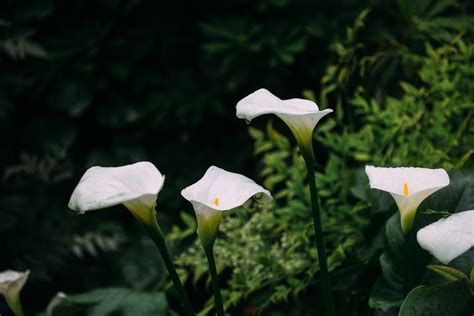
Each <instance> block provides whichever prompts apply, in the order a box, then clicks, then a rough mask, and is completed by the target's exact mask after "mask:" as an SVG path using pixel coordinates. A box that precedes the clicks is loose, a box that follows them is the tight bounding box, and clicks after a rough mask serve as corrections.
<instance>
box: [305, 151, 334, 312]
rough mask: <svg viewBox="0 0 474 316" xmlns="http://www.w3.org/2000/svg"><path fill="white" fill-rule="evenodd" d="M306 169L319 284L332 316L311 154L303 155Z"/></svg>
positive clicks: (331, 302) (329, 286) (332, 307)
mask: <svg viewBox="0 0 474 316" xmlns="http://www.w3.org/2000/svg"><path fill="white" fill-rule="evenodd" d="M303 156H304V159H305V162H306V168H307V170H308V181H309V190H310V193H311V210H312V213H313V221H314V231H315V233H316V246H317V249H318V258H319V269H320V272H321V283H322V287H323V298H324V305H325V308H326V315H327V316H333V315H334V303H333V300H332V295H331V285H330V282H329V272H328V263H327V258H326V251H325V249H324V235H323V228H322V225H321V214H320V207H319V201H318V189H317V187H316V178H315V176H314V158H313V154H312V153H311V154H307V155H303Z"/></svg>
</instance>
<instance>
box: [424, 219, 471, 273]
mask: <svg viewBox="0 0 474 316" xmlns="http://www.w3.org/2000/svg"><path fill="white" fill-rule="evenodd" d="M416 238H417V240H418V243H419V244H420V246H421V248H423V249H425V250H427V251H429V252H430V253H431V254H432V255H433V256H435V257H436V258H437V259H438V260H439V261H441V262H442V263H444V264H448V263H449V262H450V261H451V260H453V259H455V258H457V257H458V256H460V255H462V254H463V253H465V252H466V251H468V250H469V249H471V247H474V210H469V211H464V212H460V213H456V214H453V215H451V216H449V217H448V218H442V219H440V220H438V221H437V222H434V223H432V224H430V225H428V226H426V227H423V228H422V229H420V230H419V231H418V233H417V235H416Z"/></svg>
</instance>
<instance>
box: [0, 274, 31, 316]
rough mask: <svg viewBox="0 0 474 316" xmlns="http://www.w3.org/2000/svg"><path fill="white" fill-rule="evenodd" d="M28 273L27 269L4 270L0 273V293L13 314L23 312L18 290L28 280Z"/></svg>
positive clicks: (19, 290)
mask: <svg viewBox="0 0 474 316" xmlns="http://www.w3.org/2000/svg"><path fill="white" fill-rule="evenodd" d="M29 274H30V271H29V270H27V271H25V272H18V271H13V270H6V271H3V272H1V273H0V294H2V295H4V296H5V300H6V301H7V304H8V306H9V307H10V308H11V310H12V311H13V312H14V313H15V315H22V314H23V310H22V307H21V303H20V292H21V289H22V288H23V286H24V285H25V283H26V281H27V280H28V276H29Z"/></svg>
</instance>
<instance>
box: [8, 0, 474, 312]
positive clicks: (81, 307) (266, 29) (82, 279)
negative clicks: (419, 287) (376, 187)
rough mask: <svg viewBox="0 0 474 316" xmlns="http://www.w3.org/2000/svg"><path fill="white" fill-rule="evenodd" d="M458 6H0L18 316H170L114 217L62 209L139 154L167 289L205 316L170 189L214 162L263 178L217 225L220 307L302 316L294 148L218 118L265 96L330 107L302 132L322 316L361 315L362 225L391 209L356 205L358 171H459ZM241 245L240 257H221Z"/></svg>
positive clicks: (183, 206) (472, 24) (307, 251)
mask: <svg viewBox="0 0 474 316" xmlns="http://www.w3.org/2000/svg"><path fill="white" fill-rule="evenodd" d="M473 10H474V3H473V2H471V1H468V0H465V1H464V0H460V1H451V0H416V1H412V0H390V1H372V0H364V1H355V0H335V1H318V2H316V1H305V0H296V1H289V0H258V1H246V0H232V1H200V2H189V1H144V0H132V1H122V0H97V1H74V0H73V1H53V0H29V1H15V0H3V1H1V2H0V69H1V73H0V129H1V131H0V138H1V144H2V146H1V155H0V188H1V189H0V190H1V191H0V192H1V193H0V251H1V254H0V270H5V269H9V268H10V269H16V270H26V269H30V270H31V276H30V280H29V282H28V283H27V285H26V286H25V289H24V291H23V294H22V299H23V302H24V306H25V309H26V311H27V313H28V314H30V315H31V314H35V313H40V312H42V311H45V309H46V305H47V303H48V301H49V300H50V298H51V297H52V296H54V294H55V293H56V292H58V291H64V292H66V293H67V294H79V293H83V294H81V295H82V296H81V295H79V296H77V297H75V298H76V303H77V305H78V311H77V312H78V313H82V314H85V315H89V314H93V315H139V314H140V312H137V311H136V310H135V311H134V312H130V311H133V309H131V307H130V306H133V305H134V304H135V306H136V304H137V303H136V302H141V303H140V304H141V305H143V306H145V305H147V304H149V305H150V310H154V311H156V310H160V311H161V313H162V314H163V315H164V314H168V313H177V314H180V312H181V311H180V307H179V304H178V301H177V300H176V297H175V296H174V294H173V290H172V288H171V287H170V286H169V283H168V280H167V276H166V272H165V270H163V267H162V263H161V261H160V258H159V255H158V252H156V251H155V249H154V245H153V244H151V243H150V242H149V241H148V240H147V239H146V238H145V237H144V235H143V233H142V231H141V229H140V227H139V226H138V225H137V223H136V222H135V221H134V220H133V218H132V216H131V215H130V214H129V213H128V212H127V211H126V209H125V208H124V207H116V208H112V209H107V210H105V211H100V212H91V213H88V214H87V215H83V216H79V215H76V214H74V213H73V212H72V211H71V210H69V209H68V207H67V203H68V199H69V197H70V194H71V193H72V191H73V189H74V187H75V185H76V184H77V182H78V180H79V179H80V177H81V175H82V174H83V173H84V172H85V170H86V169H87V168H89V167H91V166H94V165H101V166H118V165H123V164H129V163H133V162H136V161H141V160H149V161H151V162H153V163H154V164H155V165H156V166H157V167H158V168H159V169H160V171H161V172H162V173H163V174H165V175H166V182H165V186H164V189H163V191H162V192H161V193H160V195H159V197H158V208H157V210H158V214H159V215H158V216H159V221H160V224H161V225H162V227H163V229H164V231H165V232H167V233H169V234H168V236H169V243H170V246H171V248H172V249H173V252H174V254H175V255H176V258H177V259H176V260H177V264H178V265H179V266H180V273H182V275H183V277H185V278H186V280H187V281H186V288H187V290H188V291H189V293H193V294H192V295H191V296H192V299H193V304H195V306H196V308H197V309H201V308H204V309H205V308H206V307H207V308H209V309H210V308H212V306H210V304H211V303H212V300H211V301H208V300H209V299H210V298H211V291H210V289H209V287H208V276H207V272H206V271H207V270H206V269H205V264H204V263H202V264H201V262H200V260H201V258H204V257H203V256H202V253H200V252H199V251H200V248H199V247H197V246H196V245H195V243H194V239H195V236H194V234H193V233H194V225H195V224H194V215H193V213H192V209H191V206H190V205H189V204H187V203H186V202H185V200H184V199H182V198H181V196H180V191H181V189H182V188H184V187H185V186H187V185H189V184H191V183H193V182H195V181H196V180H197V179H199V178H200V177H201V176H202V175H203V174H204V172H205V170H206V169H207V167H208V166H210V165H211V164H214V165H217V166H220V167H222V168H225V169H228V170H230V171H234V172H239V173H242V174H245V175H247V176H249V177H251V178H253V179H255V180H256V181H257V182H259V183H263V184H264V185H265V186H266V187H267V188H269V189H271V190H272V192H273V194H274V196H275V197H276V201H275V206H274V207H275V208H276V209H278V211H275V212H268V211H265V210H263V211H262V210H258V209H257V210H255V209H253V207H251V208H252V209H251V210H249V211H248V212H245V211H244V210H242V212H241V213H239V211H237V212H236V214H234V215H230V217H229V218H230V219H231V220H229V221H227V222H225V223H224V227H223V231H224V232H229V235H227V237H228V238H222V243H221V244H218V245H216V247H217V250H216V253H217V261H218V262H219V261H220V269H221V271H223V272H222V284H223V285H222V286H223V288H225V289H226V290H225V291H224V297H225V299H226V301H227V303H228V305H229V311H230V313H231V314H233V315H253V314H255V313H256V312H257V311H258V312H261V313H262V314H264V315H266V314H268V315H280V314H281V315H313V314H314V315H316V314H318V313H319V312H320V311H321V306H320V305H321V304H320V302H319V301H318V300H315V299H314V298H315V297H319V290H318V281H317V277H315V276H317V269H313V270H312V269H309V268H306V264H308V263H311V262H313V263H314V256H315V254H314V252H315V249H313V248H312V247H313V246H312V245H313V242H312V238H313V236H312V233H311V229H308V227H307V222H308V217H307V215H306V214H305V211H304V210H305V207H306V206H307V205H306V204H305V203H307V200H306V195H305V192H306V191H305V189H304V181H305V174H304V172H305V171H304V167H303V166H302V162H301V160H300V159H299V156H298V155H297V153H296V152H295V149H294V146H293V145H294V141H293V139H292V138H291V137H290V136H291V135H289V133H288V130H287V128H286V126H284V125H283V124H281V123H280V122H279V121H278V120H273V118H272V117H270V116H267V117H262V118H259V119H257V120H255V121H254V122H252V125H251V127H249V126H247V125H246V124H245V122H244V121H243V120H240V119H237V118H236V117H235V105H236V103H237V102H238V101H239V100H240V99H241V98H243V97H245V96H246V95H247V94H249V93H251V92H253V91H255V90H257V89H259V88H261V87H265V88H267V89H269V90H270V91H272V92H273V93H274V94H276V95H277V96H279V97H281V98H293V97H299V98H307V99H311V100H314V101H316V102H317V103H318V105H319V106H320V108H326V107H330V108H333V109H334V110H335V113H334V114H333V115H332V117H328V118H327V119H326V118H325V119H324V122H321V123H320V125H318V127H317V132H316V134H315V135H316V136H315V137H316V140H315V142H316V143H315V148H316V156H317V162H318V165H317V177H318V182H319V183H318V184H319V186H320V188H321V198H322V200H323V205H324V208H325V210H326V212H327V214H326V215H325V216H327V217H328V218H332V221H331V220H330V219H328V220H327V221H326V224H325V225H326V228H327V234H328V247H329V249H330V250H329V251H330V252H331V253H332V254H333V257H331V258H332V259H331V258H330V259H331V260H332V261H331V262H330V267H332V271H333V276H334V277H336V276H337V278H339V279H340V280H342V281H341V282H340V283H338V282H336V284H335V288H336V294H335V295H336V297H337V298H338V305H339V304H340V312H341V315H351V314H353V315H359V314H360V315H369V314H372V313H373V310H372V309H370V308H369V307H368V300H369V297H370V291H371V288H372V285H373V283H374V282H375V280H376V279H377V277H378V276H379V275H380V268H379V267H378V256H379V255H380V252H381V249H382V246H383V240H382V239H381V237H380V231H381V227H383V223H384V222H385V221H386V219H387V218H388V217H389V216H390V215H391V214H393V213H394V212H395V209H394V208H393V205H391V204H390V203H380V199H378V198H379V196H378V195H377V197H376V198H377V199H378V200H377V202H373V201H374V200H373V199H372V198H373V197H372V196H369V195H370V194H369V193H367V185H366V183H365V181H366V180H365V178H363V176H361V173H360V171H361V169H360V168H362V167H363V166H364V165H365V164H378V165H386V166H389V165H392V166H397V165H416V166H424V167H444V168H446V169H448V170H450V171H451V170H463V172H464V170H471V169H472V166H473V163H472V154H473V146H472V145H473V144H474V139H473V132H474V130H473V125H474V124H473V123H472V116H473V99H474V66H473V65H474V45H473V41H472V39H473V30H474V18H473V14H474V12H473ZM290 166H291V167H290ZM381 198H382V200H383V199H384V198H386V201H388V198H387V197H386V196H382V197H381ZM298 199H301V202H299V203H296V201H295V200H298ZM305 205H306V206H305ZM374 205H375V206H374ZM301 209H302V210H303V211H302V212H299V210H301ZM245 214H250V215H245ZM294 214H299V215H297V216H296V215H294ZM308 214H309V213H308ZM260 217H262V218H260ZM251 222H258V223H264V224H262V225H263V226H265V227H263V228H262V227H260V226H259V225H257V224H255V223H254V224H253V225H254V226H248V223H251ZM236 223H237V224H236ZM226 225H227V226H226ZM242 225H247V226H245V229H243V228H242V229H241V227H243V226H242ZM305 225H306V226H305ZM256 227H260V228H258V229H257V228H256ZM226 229H227V230H226ZM244 232H246V233H245V234H244ZM232 234H234V235H232ZM239 234H240V235H239ZM282 234H283V235H285V234H287V235H285V236H284V238H283V237H281V236H282ZM252 235H253V236H256V235H258V236H259V238H260V239H259V240H258V245H259V246H258V247H252V248H251V249H254V251H253V252H251V253H250V254H247V256H246V258H243V257H239V256H238V254H239V249H243V248H245V247H250V246H251V245H253V244H254V243H257V241H255V240H254V239H252ZM232 236H233V237H234V238H235V239H233V238H232ZM377 236H378V237H377ZM237 239H238V240H239V242H241V243H242V244H237V243H236V240H237ZM219 247H222V249H223V250H221V252H220V253H219V251H218V250H219V249H220V248H219ZM225 249H234V250H235V251H234V253H233V254H232V253H229V254H226V253H225ZM249 249H250V248H249ZM278 249H280V250H278ZM229 251H230V250H229ZM241 255H242V256H243V254H241ZM280 255H282V256H283V255H286V256H289V257H290V259H288V258H287V259H286V260H283V259H282V258H280V257H279V256H280ZM226 256H227V257H226ZM232 256H237V257H235V258H234V257H232ZM245 260H247V261H245ZM252 260H255V261H252ZM292 260H293V261H292ZM256 262H258V264H256ZM246 264H247V265H248V269H249V270H248V271H252V273H254V274H255V275H254V276H252V275H251V273H250V272H249V274H248V275H243V274H242V271H241V270H245V269H243V268H242V267H245V265H246ZM259 265H260V266H261V267H262V269H261V270H259V269H258V268H256V267H258V266H259ZM252 267H254V268H255V269H253V268H252ZM289 271H292V273H289ZM290 275H291V277H290ZM94 289H99V290H100V289H102V292H95V293H93V295H92V296H91V295H90V293H91V292H90V291H93V290H94ZM111 289H112V290H115V291H118V292H110V291H111ZM127 291H129V292H127ZM156 292H160V293H161V294H160V295H154V294H153V293H156ZM130 293H133V295H132V294H130ZM150 293H151V294H150ZM117 297H118V298H119V299H117ZM123 297H127V298H128V300H126V299H123ZM113 298H115V302H114V299H113ZM134 300H135V301H134ZM103 301H107V302H108V303H106V304H108V305H107V306H105V307H104V303H103ZM128 301H130V302H128ZM205 302H207V303H206V304H205ZM100 304H102V307H97V306H100ZM114 304H115V305H114ZM127 304H129V305H130V306H128V305H127ZM127 306H128V307H127ZM94 308H95V309H94ZM146 308H147V307H146V306H145V307H143V309H144V311H142V312H141V315H148V314H147V313H146V312H145V310H146ZM127 311H128V312H127ZM8 313H9V312H8V309H7V306H6V304H5V303H4V301H3V300H0V314H2V315H9V314H8ZM94 313H95V314H94ZM279 313H280V314H279ZM154 314H155V315H156V313H154ZM150 315H151V314H150Z"/></svg>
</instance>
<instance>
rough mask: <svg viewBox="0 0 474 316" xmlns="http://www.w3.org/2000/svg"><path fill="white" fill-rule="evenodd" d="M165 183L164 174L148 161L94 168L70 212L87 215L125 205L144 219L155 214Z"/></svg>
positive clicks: (76, 193) (71, 202)
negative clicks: (93, 211) (157, 200)
mask: <svg viewBox="0 0 474 316" xmlns="http://www.w3.org/2000/svg"><path fill="white" fill-rule="evenodd" d="M164 181H165V177H164V176H163V175H162V174H161V173H160V171H159V170H158V169H157V168H156V167H155V166H154V165H153V164H152V163H150V162H147V161H142V162H137V163H134V164H131V165H125V166H121V167H92V168H89V169H88V170H87V171H86V173H85V174H84V175H83V176H82V178H81V180H80V181H79V184H78V185H77V186H76V188H75V189H74V192H73V193H72V196H71V199H70V200H69V208H71V209H73V210H75V211H77V212H79V213H84V212H86V211H91V210H98V209H102V208H106V207H110V206H114V205H119V204H123V205H125V206H126V207H127V208H128V209H129V210H130V211H131V212H132V213H133V215H135V217H137V216H138V218H141V217H143V216H148V213H149V212H150V210H154V208H155V206H156V198H157V196H158V193H159V192H160V191H161V189H162V187H163V183H164ZM142 219H143V218H142Z"/></svg>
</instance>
